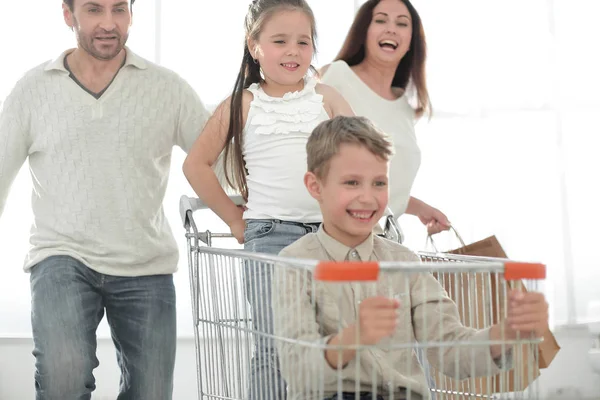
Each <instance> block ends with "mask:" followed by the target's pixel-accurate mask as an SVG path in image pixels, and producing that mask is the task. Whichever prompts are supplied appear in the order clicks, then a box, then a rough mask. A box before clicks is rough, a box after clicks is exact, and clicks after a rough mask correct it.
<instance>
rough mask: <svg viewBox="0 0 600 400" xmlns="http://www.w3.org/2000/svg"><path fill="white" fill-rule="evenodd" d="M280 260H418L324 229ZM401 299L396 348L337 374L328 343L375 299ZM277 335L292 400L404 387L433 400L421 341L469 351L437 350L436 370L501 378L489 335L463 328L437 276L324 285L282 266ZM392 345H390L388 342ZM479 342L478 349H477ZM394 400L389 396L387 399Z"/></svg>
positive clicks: (276, 291) (432, 354)
mask: <svg viewBox="0 0 600 400" xmlns="http://www.w3.org/2000/svg"><path fill="white" fill-rule="evenodd" d="M280 255H281V256H285V257H295V258H305V259H314V260H331V261H419V257H418V256H417V255H416V254H415V253H413V252H412V251H410V250H409V249H407V248H406V247H404V246H402V245H400V244H398V243H395V242H392V241H389V240H386V239H383V238H381V237H379V236H377V235H371V236H369V238H368V239H367V240H366V241H365V242H363V243H362V244H360V245H359V246H357V247H356V248H354V249H351V248H348V247H346V246H344V245H343V244H341V243H339V242H338V241H336V240H335V239H333V238H332V237H331V236H329V235H328V234H327V233H325V231H324V230H323V228H322V227H321V229H319V231H318V232H317V233H314V234H308V235H306V236H304V237H303V238H301V239H300V240H298V241H297V242H295V243H294V244H292V245H290V246H288V247H286V248H285V249H283V250H282V252H281V253H280ZM381 295H384V296H387V297H390V296H392V297H396V298H398V300H399V301H400V303H401V304H400V309H399V323H398V329H397V330H396V333H395V334H394V336H393V338H392V339H391V342H393V343H394V346H398V345H399V344H400V346H402V345H401V344H406V346H405V347H404V348H395V349H393V350H390V349H389V348H388V349H385V348H381V347H379V348H371V349H366V350H363V351H360V352H358V353H357V356H356V358H355V359H354V360H352V361H351V362H350V363H349V364H348V365H347V366H346V367H345V368H343V369H340V370H337V368H331V366H330V365H329V364H328V362H327V361H326V360H325V355H324V348H325V346H326V344H327V342H328V341H329V340H330V339H331V338H332V337H333V336H335V335H336V334H337V333H338V332H340V331H341V330H342V329H343V328H344V327H346V326H348V325H349V324H352V323H354V322H356V320H357V317H356V316H357V312H358V308H359V303H360V301H361V300H363V299H366V298H368V297H373V296H381ZM272 305H273V315H274V333H275V335H276V336H277V337H278V338H286V340H281V339H278V340H277V341H276V342H277V350H278V353H279V359H280V363H281V371H282V374H283V377H284V379H285V381H286V382H287V384H288V398H289V399H291V400H298V399H313V398H314V399H323V398H326V397H329V396H331V395H333V394H335V393H336V392H337V391H338V389H341V390H342V391H348V392H356V391H369V392H371V391H373V382H376V386H377V390H378V391H379V392H380V393H381V394H383V395H385V394H386V393H391V392H394V398H396V399H398V398H404V396H403V395H402V391H403V390H402V388H408V389H409V390H410V391H413V392H416V393H419V394H421V395H422V396H423V397H424V398H429V389H428V387H427V384H426V378H425V375H424V372H423V370H422V368H421V366H420V364H419V362H418V360H417V358H416V354H415V351H414V350H413V348H414V345H415V342H416V341H418V342H420V343H421V344H424V343H426V342H429V343H430V344H433V342H436V343H439V342H440V341H441V342H444V343H446V344H447V343H448V342H464V341H468V342H469V343H471V345H469V346H462V347H461V346H458V345H453V346H436V345H435V344H434V347H431V348H429V350H428V351H427V357H428V360H429V362H430V363H431V365H432V366H433V367H435V368H436V369H438V370H439V371H441V372H443V373H445V374H446V375H448V376H450V377H455V378H456V377H458V378H460V379H463V378H467V377H472V376H490V375H496V374H498V373H499V372H500V368H499V365H500V364H501V363H502V361H504V362H505V364H506V361H507V360H508V358H506V359H505V360H498V361H496V362H498V365H497V364H496V362H494V360H493V359H492V357H491V354H490V346H489V343H486V342H487V341H489V330H488V329H486V330H480V331H478V330H475V329H471V328H467V327H464V326H463V325H462V324H461V322H460V319H459V315H458V310H457V308H456V305H455V303H454V302H452V300H451V299H450V298H449V297H448V295H447V293H446V292H445V290H444V289H443V288H442V286H440V284H439V283H438V281H437V280H436V279H435V278H434V277H433V275H431V274H430V273H418V274H405V273H393V274H392V273H382V274H380V278H379V281H378V282H370V283H347V282H345V283H324V282H317V281H315V280H313V279H312V276H311V274H310V273H309V272H308V271H305V270H301V269H297V268H293V267H292V266H290V265H278V266H276V268H275V270H274V272H273V298H272ZM386 341H387V343H388V344H389V343H391V342H390V341H389V340H387V339H384V341H383V344H385V343H386ZM477 343H479V344H477ZM386 397H387V396H386Z"/></svg>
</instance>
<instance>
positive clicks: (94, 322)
mask: <svg viewBox="0 0 600 400" xmlns="http://www.w3.org/2000/svg"><path fill="white" fill-rule="evenodd" d="M30 281H31V323H32V327H33V340H34V350H33V355H34V356H35V359H36V362H35V367H36V371H35V388H36V400H89V399H91V395H92V392H93V391H94V389H95V387H96V385H95V379H94V375H93V370H94V368H96V367H97V366H98V364H99V363H98V359H97V358H96V329H97V328H98V324H99V323H100V321H101V320H102V317H103V316H104V310H106V317H107V320H108V323H109V325H110V331H111V336H112V339H113V342H114V344H115V347H116V350H117V361H118V363H119V367H120V370H121V383H120V391H119V395H118V397H117V400H142V399H143V400H169V399H171V398H172V392H173V369H174V364H175V347H176V311H175V287H174V285H173V276H172V275H156V276H143V277H116V276H108V275H103V274H100V273H98V272H95V271H93V270H92V269H90V268H88V267H87V266H85V265H84V264H83V263H81V262H79V261H78V260H75V259H74V258H72V257H68V256H52V257H49V258H47V259H45V260H43V261H41V262H40V263H38V264H37V265H35V266H34V267H33V268H32V270H31V277H30Z"/></svg>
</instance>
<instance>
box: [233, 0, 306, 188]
mask: <svg viewBox="0 0 600 400" xmlns="http://www.w3.org/2000/svg"><path fill="white" fill-rule="evenodd" d="M282 10H299V11H302V12H304V13H306V15H307V16H308V17H309V19H310V21H311V25H312V29H311V30H312V42H313V43H312V44H313V48H315V47H316V46H315V42H316V36H317V33H316V23H315V17H314V14H313V12H312V10H311V8H310V7H309V6H308V3H306V1H305V0H254V1H253V2H252V4H250V7H249V9H248V13H247V14H246V23H245V28H246V37H245V39H244V57H243V59H242V66H241V67H240V72H239V74H238V76H237V79H236V81H235V86H234V87H233V93H232V94H231V101H230V108H229V129H228V131H227V139H226V142H225V152H224V160H223V164H224V170H225V177H226V179H227V183H228V184H229V186H231V187H232V188H234V189H237V190H238V191H239V193H240V194H241V195H242V196H243V197H244V199H246V200H248V184H247V181H246V175H247V173H248V172H247V170H246V164H245V162H244V157H243V152H242V149H243V131H244V125H243V123H244V122H243V121H244V116H243V103H242V98H243V94H244V90H245V89H248V87H250V85H252V84H253V83H261V82H262V77H261V74H260V65H259V64H258V62H256V61H255V60H254V59H253V58H252V54H251V53H250V49H249V48H248V40H249V39H253V40H258V37H259V36H260V33H261V31H262V28H263V26H264V25H265V23H266V22H267V21H268V19H269V18H271V17H272V16H273V15H274V14H275V13H276V12H278V11H282Z"/></svg>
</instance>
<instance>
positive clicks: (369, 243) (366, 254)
mask: <svg viewBox="0 0 600 400" xmlns="http://www.w3.org/2000/svg"><path fill="white" fill-rule="evenodd" d="M317 238H318V239H319V242H320V243H321V245H322V246H323V248H325V251H326V252H327V253H328V254H329V256H330V257H331V258H333V260H332V261H370V260H371V255H372V254H373V233H371V234H370V235H369V237H368V238H367V239H366V240H365V241H364V242H362V243H361V244H359V245H358V246H356V247H355V248H351V247H348V246H346V245H344V244H342V243H340V242H338V241H337V240H336V239H334V238H332V237H331V236H329V234H328V233H327V232H325V230H324V229H323V224H321V227H320V228H319V230H318V231H317ZM354 251H356V253H358V256H359V258H360V259H356V257H352V252H354Z"/></svg>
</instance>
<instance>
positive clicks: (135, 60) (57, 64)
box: [44, 46, 148, 74]
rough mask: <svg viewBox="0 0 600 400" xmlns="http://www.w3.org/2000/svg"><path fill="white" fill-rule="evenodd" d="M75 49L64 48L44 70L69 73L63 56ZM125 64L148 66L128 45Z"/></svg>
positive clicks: (143, 67)
mask: <svg viewBox="0 0 600 400" xmlns="http://www.w3.org/2000/svg"><path fill="white" fill-rule="evenodd" d="M74 50H75V49H69V50H65V51H63V52H62V53H61V55H60V56H58V57H57V58H55V59H54V60H52V61H51V62H50V63H49V64H48V65H46V68H44V70H45V71H60V72H63V73H65V74H69V71H67V69H66V68H65V57H66V56H67V55H69V54H70V53H72V52H73V51H74ZM125 52H126V56H125V64H124V65H123V67H127V66H128V65H132V66H134V67H136V68H138V69H146V68H148V63H147V62H146V60H144V59H143V58H142V57H140V56H138V55H137V54H135V53H134V52H133V51H131V50H130V49H129V47H127V46H125Z"/></svg>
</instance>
